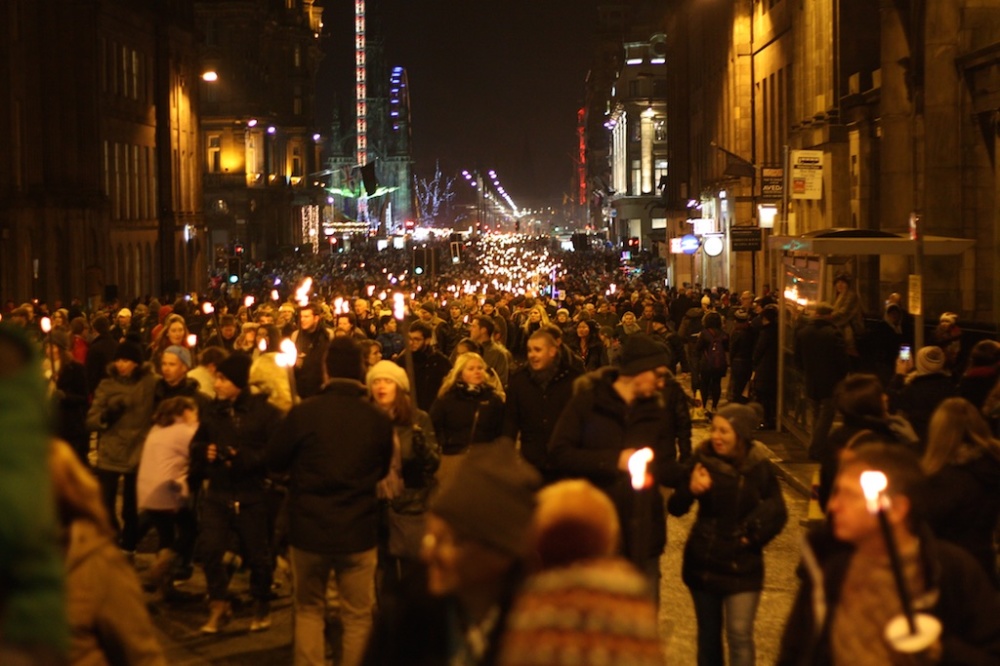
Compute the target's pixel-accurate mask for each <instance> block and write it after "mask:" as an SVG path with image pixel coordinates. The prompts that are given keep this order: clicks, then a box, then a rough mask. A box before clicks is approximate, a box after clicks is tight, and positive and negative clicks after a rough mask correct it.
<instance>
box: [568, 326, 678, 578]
mask: <svg viewBox="0 0 1000 666" xmlns="http://www.w3.org/2000/svg"><path fill="white" fill-rule="evenodd" d="M668 362H669V354H668V353H667V350H666V349H665V348H664V347H663V345H661V344H660V343H659V342H656V341H655V340H653V339H651V338H649V336H647V335H644V334H642V333H636V334H634V335H630V336H629V337H628V338H627V339H626V340H625V343H624V345H623V349H622V356H621V367H620V368H603V369H601V370H598V371H596V372H593V373H590V374H587V375H584V376H583V377H581V378H580V379H578V380H577V382H576V386H575V387H574V395H573V397H572V398H571V399H570V401H569V404H568V405H566V408H565V409H564V410H563V413H562V415H561V416H560V417H559V421H558V422H557V423H556V427H555V431H554V432H553V434H552V440H551V442H550V443H549V462H550V465H551V468H552V471H553V472H554V473H556V474H559V475H561V476H563V477H577V478H581V477H582V478H584V479H586V480H588V481H590V482H591V483H593V484H594V485H595V486H597V487H598V488H600V489H601V490H603V491H604V492H605V493H607V495H608V496H609V497H610V498H611V500H612V501H613V502H614V503H615V508H616V509H617V511H618V517H619V521H620V522H621V524H622V525H633V522H632V521H633V520H635V521H639V522H637V523H636V525H637V527H636V528H635V529H634V530H633V529H626V530H624V532H625V534H624V537H625V538H624V539H623V540H624V548H623V550H624V552H625V554H626V555H627V556H628V557H629V558H630V559H631V560H632V561H633V562H635V563H636V564H637V565H638V566H640V567H641V568H642V570H643V572H644V573H645V574H646V575H647V577H648V578H649V579H650V582H651V583H653V585H654V588H653V590H654V592H658V590H659V576H660V566H659V558H660V554H661V553H662V552H663V547H664V546H665V545H666V541H667V534H666V517H665V515H664V511H663V500H662V498H661V497H660V494H659V492H647V493H645V494H644V495H643V496H642V500H640V501H641V502H643V503H642V504H641V505H639V506H638V507H637V501H636V491H634V490H633V489H632V486H631V484H630V481H629V474H628V461H629V458H630V457H631V456H632V454H634V453H635V452H636V451H637V450H639V449H642V448H645V447H650V448H651V449H653V455H654V457H653V461H652V466H651V468H650V472H651V474H652V476H653V479H654V481H655V484H654V491H655V485H656V484H658V485H665V486H672V485H674V484H675V483H676V480H677V478H678V477H679V476H680V473H681V470H680V465H679V464H678V463H677V445H676V442H675V434H674V423H673V419H672V414H671V413H670V412H669V411H668V410H667V409H666V405H665V403H664V399H663V394H662V390H663V387H664V382H665V379H666V377H667V376H668V373H669V370H667V363H668ZM637 541H638V542H637Z"/></svg>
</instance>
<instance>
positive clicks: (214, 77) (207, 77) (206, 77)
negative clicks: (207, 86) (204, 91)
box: [201, 70, 219, 83]
mask: <svg viewBox="0 0 1000 666" xmlns="http://www.w3.org/2000/svg"><path fill="white" fill-rule="evenodd" d="M201 80H202V81H207V82H209V83H213V82H215V81H218V80H219V74H218V72H213V71H212V70H209V71H207V72H205V73H204V74H202V75H201Z"/></svg>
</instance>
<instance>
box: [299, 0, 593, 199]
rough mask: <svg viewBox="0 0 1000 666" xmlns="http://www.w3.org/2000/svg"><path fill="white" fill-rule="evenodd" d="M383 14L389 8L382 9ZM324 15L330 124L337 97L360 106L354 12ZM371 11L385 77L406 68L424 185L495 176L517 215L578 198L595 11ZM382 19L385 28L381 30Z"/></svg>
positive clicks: (473, 3) (401, 3) (494, 5)
mask: <svg viewBox="0 0 1000 666" xmlns="http://www.w3.org/2000/svg"><path fill="white" fill-rule="evenodd" d="M376 2H378V4H379V5H380V7H378V8H375V7H372V6H373V5H374V4H375V3H376ZM326 4H327V9H326V11H325V13H324V22H325V24H326V30H325V31H326V32H327V34H328V38H327V40H326V49H325V50H326V51H327V56H326V60H325V61H324V62H323V65H322V68H321V72H320V86H321V93H320V96H319V100H318V102H319V109H318V111H319V113H320V120H321V122H324V123H325V122H327V121H328V119H329V118H330V117H331V114H332V111H331V109H332V107H333V94H334V92H335V93H336V95H337V100H338V106H339V108H340V109H341V112H342V114H347V113H351V112H352V108H351V107H352V104H353V80H352V78H351V77H352V76H353V70H352V69H351V67H350V65H351V64H352V62H353V52H352V50H351V49H352V48H353V17H352V12H353V6H354V3H353V2H351V1H349V0H338V1H337V2H328V3H326ZM368 5H369V12H373V11H374V12H378V13H381V24H382V29H383V30H384V33H385V35H386V55H387V60H388V62H387V65H389V66H393V65H397V64H399V65H402V66H403V67H405V68H406V70H407V74H408V76H409V81H410V95H411V99H410V103H411V114H412V119H413V144H414V145H413V152H414V158H415V160H416V164H415V172H416V174H417V176H419V177H428V176H430V175H431V173H432V172H433V169H434V162H435V160H437V159H440V161H441V167H442V171H444V172H445V173H446V174H453V173H457V172H458V171H461V169H463V168H466V169H474V168H477V167H478V168H481V169H482V170H484V171H485V170H488V169H496V170H497V171H498V173H499V176H500V179H501V181H502V182H503V184H504V185H505V187H506V188H507V191H508V192H510V194H511V196H512V197H513V198H514V201H515V202H516V203H517V204H518V205H519V206H525V205H532V204H536V203H542V202H551V201H555V200H558V199H560V198H561V196H562V193H563V192H569V191H570V187H571V181H572V178H573V162H572V158H571V154H572V153H573V151H574V149H575V142H576V136H575V129H576V110H577V109H578V108H579V107H580V106H581V105H582V102H583V95H584V80H585V77H586V74H587V70H588V69H589V66H590V64H591V59H592V54H593V50H594V32H595V22H596V9H595V7H596V5H597V0H505V1H503V2H497V1H494V2H487V1H484V0H465V1H464V2H458V1H456V0H381V1H379V0H369V1H368ZM372 18H373V19H374V21H373V23H374V25H372V26H371V27H373V28H375V27H377V25H378V22H379V18H378V16H372ZM345 65H346V66H345ZM369 76H370V75H369ZM347 120H348V124H350V123H351V122H353V120H352V116H348V117H347ZM456 182H457V181H456ZM522 202H523V203H522Z"/></svg>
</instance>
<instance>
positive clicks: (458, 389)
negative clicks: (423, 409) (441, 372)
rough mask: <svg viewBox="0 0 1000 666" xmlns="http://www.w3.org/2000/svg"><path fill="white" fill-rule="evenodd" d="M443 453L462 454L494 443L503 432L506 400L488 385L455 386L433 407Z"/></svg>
mask: <svg viewBox="0 0 1000 666" xmlns="http://www.w3.org/2000/svg"><path fill="white" fill-rule="evenodd" d="M430 415H431V421H433V422H434V432H435V434H437V438H438V442H439V443H440V444H441V453H443V454H445V455H455V454H457V453H462V452H463V451H464V450H465V449H466V447H468V446H469V445H470V444H485V443H488V442H492V441H493V440H495V439H496V438H497V437H499V436H500V435H501V434H502V432H503V418H504V401H503V400H502V399H501V398H500V396H498V395H497V394H496V393H494V392H493V389H492V388H490V387H489V386H487V385H485V384H480V385H479V386H478V387H475V388H472V387H468V386H465V385H463V384H456V385H455V386H452V387H451V389H449V390H448V392H447V393H445V394H444V395H442V396H441V397H439V398H438V399H437V400H435V401H434V404H433V405H431V410H430Z"/></svg>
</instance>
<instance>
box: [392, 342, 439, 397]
mask: <svg viewBox="0 0 1000 666" xmlns="http://www.w3.org/2000/svg"><path fill="white" fill-rule="evenodd" d="M407 354H410V355H411V356H412V357H413V375H414V376H413V378H412V379H413V381H414V382H415V385H414V387H413V388H414V393H413V395H414V396H415V397H416V399H417V407H419V408H420V409H422V410H424V411H425V412H429V411H430V409H431V404H433V402H434V399H435V398H437V394H438V391H440V390H441V383H442V382H443V381H444V378H445V377H447V376H448V373H449V372H450V371H451V362H449V361H448V358H447V357H446V356H445V355H444V354H441V353H440V352H437V351H434V349H432V348H431V347H430V346H427V347H425V348H424V349H423V350H421V351H418V352H410V351H409V350H406V351H404V352H403V353H402V354H400V355H399V358H397V359H396V363H397V364H398V365H399V366H400V367H402V368H406V355H407Z"/></svg>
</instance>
